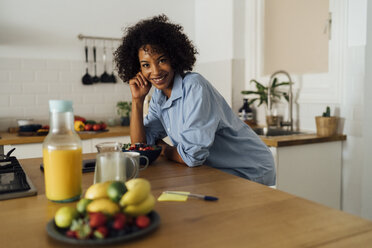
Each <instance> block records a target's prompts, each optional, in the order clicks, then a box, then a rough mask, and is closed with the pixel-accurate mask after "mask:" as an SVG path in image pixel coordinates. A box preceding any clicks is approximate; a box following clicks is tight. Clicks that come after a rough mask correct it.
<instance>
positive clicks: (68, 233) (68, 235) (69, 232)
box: [66, 230, 77, 238]
mask: <svg viewBox="0 0 372 248" xmlns="http://www.w3.org/2000/svg"><path fill="white" fill-rule="evenodd" d="M66 236H67V237H70V238H76V237H77V233H76V231H72V230H68V231H67V232H66Z"/></svg>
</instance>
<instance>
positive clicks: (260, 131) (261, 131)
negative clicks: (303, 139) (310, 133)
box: [252, 127, 307, 137]
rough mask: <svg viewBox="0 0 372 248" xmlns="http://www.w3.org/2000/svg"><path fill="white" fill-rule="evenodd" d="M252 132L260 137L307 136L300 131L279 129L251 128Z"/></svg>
mask: <svg viewBox="0 0 372 248" xmlns="http://www.w3.org/2000/svg"><path fill="white" fill-rule="evenodd" d="M252 130H253V131H254V132H255V133H256V134H257V135H260V136H267V137H270V136H287V135H298V134H307V133H306V132H300V131H291V130H286V129H281V128H267V127H257V128H252Z"/></svg>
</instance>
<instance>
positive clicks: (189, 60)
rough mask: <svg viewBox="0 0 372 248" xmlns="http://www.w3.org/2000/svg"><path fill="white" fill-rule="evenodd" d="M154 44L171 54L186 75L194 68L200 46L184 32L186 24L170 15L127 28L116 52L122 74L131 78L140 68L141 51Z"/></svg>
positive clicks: (117, 64)
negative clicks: (175, 21)
mask: <svg viewBox="0 0 372 248" xmlns="http://www.w3.org/2000/svg"><path fill="white" fill-rule="evenodd" d="M144 45H151V46H152V47H154V48H156V50H157V51H159V52H163V53H165V55H166V56H168V57H169V60H170V63H171V66H172V68H173V70H174V71H175V72H177V73H180V74H181V75H183V74H184V73H185V72H186V71H191V70H192V68H193V66H194V64H195V61H196V58H195V54H197V53H198V52H197V50H196V48H195V47H194V45H193V44H192V42H191V41H190V40H189V38H188V37H187V36H186V35H185V34H184V33H183V27H182V26H181V25H178V24H173V23H170V22H169V19H168V17H167V16H166V15H164V14H162V15H159V16H155V17H152V18H150V19H145V20H141V21H139V22H138V23H137V24H135V25H133V26H130V27H127V28H126V29H125V33H124V37H123V40H122V43H121V45H120V46H119V47H118V49H117V50H116V51H115V52H114V61H115V63H116V66H117V70H118V73H119V77H120V78H121V79H122V80H123V81H124V82H128V81H129V80H130V79H131V78H133V77H134V76H135V75H136V74H137V73H138V72H139V71H140V63H139V60H138V51H139V49H140V48H142V47H143V46H144Z"/></svg>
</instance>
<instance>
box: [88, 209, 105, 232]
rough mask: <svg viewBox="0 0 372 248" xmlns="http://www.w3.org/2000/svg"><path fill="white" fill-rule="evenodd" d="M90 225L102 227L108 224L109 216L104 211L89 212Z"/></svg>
mask: <svg viewBox="0 0 372 248" xmlns="http://www.w3.org/2000/svg"><path fill="white" fill-rule="evenodd" d="M89 217H90V219H89V225H90V227H92V228H96V227H100V226H103V225H105V224H106V221H107V218H106V216H105V215H104V214H103V213H100V212H96V213H90V214H89Z"/></svg>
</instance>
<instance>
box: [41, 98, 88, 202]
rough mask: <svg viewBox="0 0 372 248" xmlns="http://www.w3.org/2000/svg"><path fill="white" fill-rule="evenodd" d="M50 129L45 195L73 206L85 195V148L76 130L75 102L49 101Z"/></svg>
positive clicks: (46, 144)
mask: <svg viewBox="0 0 372 248" xmlns="http://www.w3.org/2000/svg"><path fill="white" fill-rule="evenodd" d="M49 110H50V129H49V134H48V135H47V136H46V137H45V140H44V142H43V163H44V178H45V193H46V196H47V198H48V199H49V200H51V201H54V202H71V201H76V200H78V199H79V198H80V195H81V193H82V186H81V183H82V182H81V180H82V144H81V140H80V138H79V136H78V135H77V133H76V132H75V130H74V114H73V109H72V101H65V100H50V101H49Z"/></svg>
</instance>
